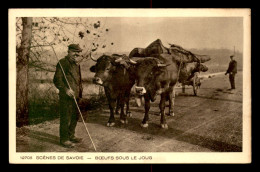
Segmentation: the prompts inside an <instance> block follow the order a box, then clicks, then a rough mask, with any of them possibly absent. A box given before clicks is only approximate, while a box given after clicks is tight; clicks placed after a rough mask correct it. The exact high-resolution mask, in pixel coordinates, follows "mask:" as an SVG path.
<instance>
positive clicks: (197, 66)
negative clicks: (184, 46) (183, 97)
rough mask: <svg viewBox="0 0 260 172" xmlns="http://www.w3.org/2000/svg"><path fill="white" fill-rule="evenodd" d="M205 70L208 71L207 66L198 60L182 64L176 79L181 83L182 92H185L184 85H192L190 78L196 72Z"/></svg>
mask: <svg viewBox="0 0 260 172" xmlns="http://www.w3.org/2000/svg"><path fill="white" fill-rule="evenodd" d="M206 71H208V67H207V66H206V65H203V64H202V63H199V62H194V63H185V64H183V66H182V67H181V71H180V77H179V80H178V81H179V82H180V83H182V92H183V93H185V85H192V83H193V82H192V79H193V77H194V76H195V75H196V73H199V72H206Z"/></svg>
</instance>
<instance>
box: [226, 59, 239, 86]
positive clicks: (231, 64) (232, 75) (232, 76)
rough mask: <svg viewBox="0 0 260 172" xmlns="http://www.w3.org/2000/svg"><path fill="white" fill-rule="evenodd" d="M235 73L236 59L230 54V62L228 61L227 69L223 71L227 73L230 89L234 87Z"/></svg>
mask: <svg viewBox="0 0 260 172" xmlns="http://www.w3.org/2000/svg"><path fill="white" fill-rule="evenodd" d="M236 73H237V62H236V60H234V56H233V55H232V56H230V62H229V66H228V69H227V71H226V73H225V75H227V74H229V81H230V84H231V89H230V90H232V89H236V87H235V75H236Z"/></svg>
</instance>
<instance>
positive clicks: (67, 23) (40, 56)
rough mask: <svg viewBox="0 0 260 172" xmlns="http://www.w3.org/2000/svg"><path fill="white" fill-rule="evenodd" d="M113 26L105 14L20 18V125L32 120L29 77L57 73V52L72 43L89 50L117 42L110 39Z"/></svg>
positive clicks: (18, 57)
mask: <svg viewBox="0 0 260 172" xmlns="http://www.w3.org/2000/svg"><path fill="white" fill-rule="evenodd" d="M109 30H110V29H109V28H106V19H105V18H100V19H98V18H78V17H74V18H57V17H37V18H26V17H24V18H19V17H18V18H16V41H17V42H16V49H17V53H16V55H17V116H16V119H17V126H22V125H25V124H28V120H29V119H28V117H29V116H28V115H29V114H28V113H29V111H28V106H29V104H30V102H29V101H28V77H31V76H32V74H33V75H34V76H35V77H36V78H37V76H43V75H44V76H47V74H50V73H53V72H54V71H55V66H56V64H57V59H56V58H55V57H54V56H55V54H58V55H60V56H59V58H61V57H64V55H65V54H60V53H62V52H63V53H64V52H65V53H66V51H67V47H68V45H69V44H71V43H77V44H80V46H81V47H82V48H83V52H86V53H89V52H92V53H95V52H97V51H98V50H104V49H106V48H108V47H109V46H113V43H112V42H109V43H108V41H107V40H106V35H107V34H108V33H109ZM53 51H56V52H55V53H54V52H53ZM86 58H87V56H86ZM29 70H30V72H29V75H28V71H29ZM42 74H43V75H42ZM29 86H30V85H29ZM29 90H31V88H30V87H29ZM29 93H30V92H29ZM29 95H30V94H29Z"/></svg>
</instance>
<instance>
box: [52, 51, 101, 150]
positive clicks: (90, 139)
mask: <svg viewBox="0 0 260 172" xmlns="http://www.w3.org/2000/svg"><path fill="white" fill-rule="evenodd" d="M51 48H52V50H53V52H54V54H55V57H56V58H57V60H58V63H59V65H60V67H61V70H62V73H63V75H64V78H65V80H66V82H67V84H68V86H69V89H71V87H70V84H69V82H68V80H67V77H66V75H65V72H64V70H63V67H62V65H61V63H60V61H59V59H58V56H57V54H56V52H55V50H54V48H53V46H51ZM73 99H74V102H75V104H76V106H77V109H78V111H79V114H80V116H81V119H82V122H83V124H84V126H85V129H86V131H87V133H88V136H89V138H90V140H91V143H92V145H93V147H94V149H95V151H97V149H96V146H95V144H94V142H93V140H92V138H91V136H90V133H89V131H88V128H87V125H86V123H85V122H84V118H83V115H82V113H81V111H80V109H79V106H78V103H77V100H76V98H75V96H74V95H73Z"/></svg>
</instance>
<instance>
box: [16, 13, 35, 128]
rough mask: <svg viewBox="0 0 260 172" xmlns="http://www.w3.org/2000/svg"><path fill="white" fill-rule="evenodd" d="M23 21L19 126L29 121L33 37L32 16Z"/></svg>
mask: <svg viewBox="0 0 260 172" xmlns="http://www.w3.org/2000/svg"><path fill="white" fill-rule="evenodd" d="M22 23H23V31H22V40H21V46H20V47H19V48H18V52H17V54H18V56H17V59H16V72H17V73H16V125H17V126H18V127H21V126H23V125H27V124H28V123H29V110H28V69H29V68H28V62H29V55H30V45H31V37H32V18H31V17H23V18H22Z"/></svg>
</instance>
